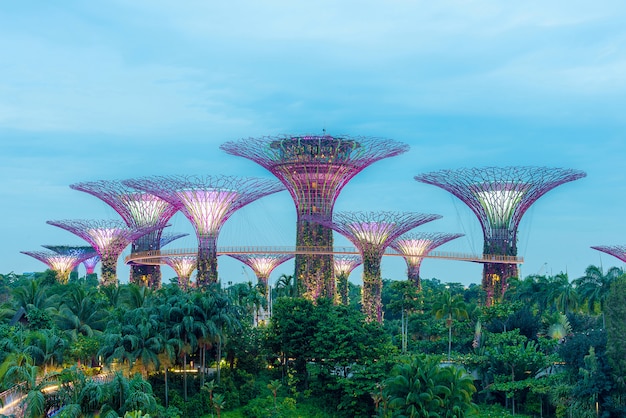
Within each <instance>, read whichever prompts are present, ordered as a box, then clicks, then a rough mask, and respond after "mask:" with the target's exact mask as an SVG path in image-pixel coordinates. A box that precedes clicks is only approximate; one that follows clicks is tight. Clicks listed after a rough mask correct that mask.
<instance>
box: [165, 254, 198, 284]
mask: <svg viewBox="0 0 626 418" xmlns="http://www.w3.org/2000/svg"><path fill="white" fill-rule="evenodd" d="M162 260H163V262H164V263H165V264H167V265H168V266H170V267H171V268H172V269H174V271H175V272H176V275H177V276H178V286H180V287H181V288H182V289H183V290H187V289H188V288H189V286H190V285H191V283H190V281H189V278H190V277H191V273H193V271H194V270H195V269H196V266H197V265H198V257H195V256H190V255H179V256H176V255H171V256H167V257H163V258H162Z"/></svg>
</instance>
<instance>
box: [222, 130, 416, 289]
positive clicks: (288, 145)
mask: <svg viewBox="0 0 626 418" xmlns="http://www.w3.org/2000/svg"><path fill="white" fill-rule="evenodd" d="M221 149H222V150H224V151H226V152H227V153H229V154H232V155H237V156H240V157H244V158H248V159H250V160H252V161H254V162H256V163H257V164H259V165H261V166H262V167H264V168H265V169H267V170H268V171H270V172H271V173H272V174H274V175H275V176H276V177H277V178H278V179H279V180H280V181H281V182H283V184H284V185H285V186H286V187H287V190H289V193H290V194H291V197H292V198H293V201H294V203H295V205H296V212H297V225H296V248H299V249H302V248H306V247H317V248H320V249H324V250H330V249H332V247H333V234H332V231H331V229H330V228H328V227H327V226H325V225H323V224H316V223H311V222H310V221H309V220H308V219H307V217H308V216H312V215H314V216H316V217H318V218H320V219H324V220H326V221H331V220H332V213H333V206H334V204H335V201H336V200H337V197H338V196H339V193H340V192H341V190H342V189H343V187H344V186H345V185H346V184H347V183H348V181H350V179H352V178H353V177H354V176H355V175H357V174H358V173H359V172H361V171H362V170H363V169H364V168H366V167H367V166H369V165H370V164H372V163H374V162H376V161H378V160H381V159H383V158H388V157H392V156H395V155H399V154H402V153H404V152H406V151H408V149H409V146H408V145H406V144H402V143H399V142H395V141H392V140H388V139H381V138H366V137H349V136H331V135H326V134H324V135H283V136H276V137H260V138H247V139H241V140H239V141H231V142H227V143H225V144H223V145H222V146H221ZM294 277H296V278H297V279H298V282H299V283H301V284H302V285H303V288H304V295H303V296H305V297H307V298H310V299H317V298H318V297H329V298H332V297H334V292H333V291H334V278H333V258H332V255H330V254H328V255H320V254H314V253H311V254H297V255H296V258H295V273H294Z"/></svg>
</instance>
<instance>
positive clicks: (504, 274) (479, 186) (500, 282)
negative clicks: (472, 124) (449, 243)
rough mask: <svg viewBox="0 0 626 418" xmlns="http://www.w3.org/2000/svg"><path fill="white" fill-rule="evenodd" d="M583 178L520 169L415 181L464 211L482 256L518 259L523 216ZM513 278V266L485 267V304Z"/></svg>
mask: <svg viewBox="0 0 626 418" xmlns="http://www.w3.org/2000/svg"><path fill="white" fill-rule="evenodd" d="M585 176H586V174H585V173H584V172H583V171H579V170H571V169H562V168H549V167H524V166H522V167H486V168H463V169H458V170H441V171H435V172H431V173H426V174H421V175H418V176H415V180H417V181H419V182H422V183H427V184H432V185H434V186H438V187H441V188H442V189H444V190H447V191H448V192H450V193H452V194H453V195H454V196H456V197H457V198H459V199H460V200H461V201H462V202H464V203H465V204H466V205H467V206H469V208H470V209H471V210H472V212H474V214H475V215H476V217H477V218H478V221H479V222H480V225H481V227H482V230H483V235H484V248H483V253H484V254H494V255H507V256H517V231H518V227H519V223H520V221H521V219H522V216H523V215H524V213H525V212H526V210H527V209H528V208H529V207H530V206H531V205H532V204H533V203H534V202H535V201H536V200H537V199H539V198H540V197H541V196H543V195H544V194H545V193H547V192H548V191H550V190H552V189H553V188H555V187H557V186H559V185H561V184H563V183H567V182H570V181H574V180H578V179H580V178H582V177H585ZM517 276H518V268H517V265H516V264H490V263H486V264H485V265H484V269H483V289H484V290H485V292H486V294H487V300H486V304H487V305H488V306H489V305H491V304H493V302H494V300H497V299H499V298H500V297H501V296H502V294H503V293H504V292H505V291H506V287H507V280H508V279H509V278H510V277H517Z"/></svg>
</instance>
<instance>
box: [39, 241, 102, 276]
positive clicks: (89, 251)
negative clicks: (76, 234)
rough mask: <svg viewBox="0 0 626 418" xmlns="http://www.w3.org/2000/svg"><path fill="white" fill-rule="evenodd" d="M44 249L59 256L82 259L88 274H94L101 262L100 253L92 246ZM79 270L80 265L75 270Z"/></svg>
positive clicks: (64, 246)
mask: <svg viewBox="0 0 626 418" xmlns="http://www.w3.org/2000/svg"><path fill="white" fill-rule="evenodd" d="M42 247H44V248H47V249H49V250H52V251H54V252H55V253H57V254H62V255H71V256H76V257H78V258H80V259H81V260H82V261H81V262H82V263H83V265H84V266H85V270H86V271H87V272H86V274H93V272H94V269H95V267H96V264H98V262H99V261H100V256H99V255H98V252H97V251H96V250H95V249H94V248H93V247H92V246H90V245H81V246H73V245H42ZM79 264H80V263H79ZM77 268H78V265H76V267H74V269H77Z"/></svg>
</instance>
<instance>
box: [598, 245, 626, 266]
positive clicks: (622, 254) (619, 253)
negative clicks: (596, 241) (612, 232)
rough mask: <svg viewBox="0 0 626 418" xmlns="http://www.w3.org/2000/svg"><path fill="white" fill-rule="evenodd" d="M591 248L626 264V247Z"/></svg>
mask: <svg viewBox="0 0 626 418" xmlns="http://www.w3.org/2000/svg"><path fill="white" fill-rule="evenodd" d="M591 248H593V249H594V250H598V251H602V252H603V253H607V254H610V255H612V256H613V257H617V258H619V259H620V260H622V261H623V262H624V263H626V245H598V246H594V247H591Z"/></svg>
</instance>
